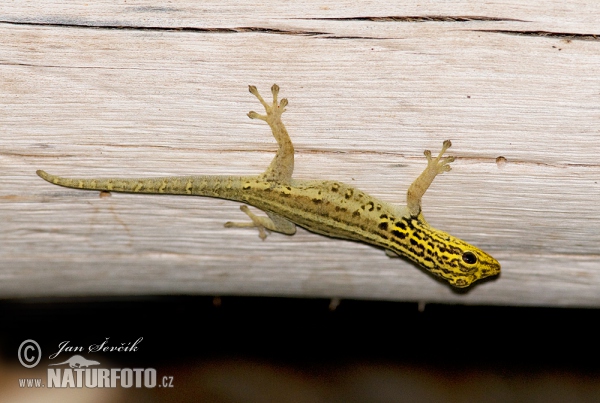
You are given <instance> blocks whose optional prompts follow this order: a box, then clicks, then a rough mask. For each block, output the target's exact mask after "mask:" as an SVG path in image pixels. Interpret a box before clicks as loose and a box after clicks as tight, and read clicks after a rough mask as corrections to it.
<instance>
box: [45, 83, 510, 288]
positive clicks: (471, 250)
mask: <svg viewBox="0 0 600 403" xmlns="http://www.w3.org/2000/svg"><path fill="white" fill-rule="evenodd" d="M250 92H251V93H252V94H254V95H255V96H256V97H257V98H258V100H259V101H260V102H261V104H262V105H263V107H264V108H265V110H266V115H260V114H258V113H256V112H250V113H249V114H248V116H249V117H250V118H252V119H261V120H264V121H266V122H267V123H268V124H269V126H270V127H271V131H272V133H273V136H274V137H275V139H276V140H277V143H278V145H279V149H278V151H277V153H276V155H275V158H274V159H273V161H272V162H271V164H270V166H269V168H267V170H266V171H265V172H264V173H262V174H261V175H258V176H206V175H204V176H203V175H194V176H172V177H159V178H139V179H119V178H105V179H72V178H63V177H59V176H55V175H50V174H48V173H46V172H44V171H37V174H38V175H39V176H40V177H42V178H43V179H45V180H47V181H48V182H50V183H53V184H55V185H60V186H66V187H69V188H75V189H86V190H97V191H111V192H127V193H148V194H172V195H189V196H207V197H216V198H222V199H228V200H233V201H238V202H243V203H246V204H249V205H252V206H254V207H257V208H258V209H260V210H263V211H264V212H265V213H266V214H267V216H266V217H264V216H257V215H255V214H254V213H252V212H250V210H249V209H248V207H247V206H246V205H243V206H241V209H242V211H244V212H245V213H246V214H247V215H248V216H249V217H250V222H245V223H234V222H228V223H225V226H226V227H256V228H257V229H258V231H259V236H260V237H261V238H262V239H264V238H266V230H269V231H275V232H280V233H283V234H287V235H293V234H294V233H295V232H296V225H299V226H301V227H303V228H306V229H307V230H309V231H312V232H315V233H318V234H322V235H327V236H330V237H334V238H342V239H350V240H357V241H361V242H365V243H368V244H372V245H376V246H379V247H382V248H384V249H385V250H386V251H387V252H388V253H391V254H394V255H400V256H404V257H406V258H408V259H410V260H412V261H414V262H415V263H417V264H419V265H420V266H422V267H423V268H424V269H426V270H428V271H429V272H431V273H432V274H434V275H436V276H438V277H440V278H443V279H445V280H446V281H448V282H449V283H450V284H451V285H453V286H455V287H460V288H462V287H468V286H470V285H471V284H472V283H473V282H474V281H476V280H478V279H481V278H485V277H488V276H492V275H496V274H499V273H500V264H499V263H498V261H496V260H495V259H494V258H493V257H492V256H490V255H488V254H487V253H485V252H484V251H482V250H480V249H478V248H476V247H475V246H472V245H470V244H468V243H466V242H465V241H463V240H461V239H458V238H456V237H453V236H452V235H450V234H448V233H446V232H443V231H440V230H437V229H435V228H432V227H431V226H429V224H428V223H427V222H426V221H425V219H424V217H423V214H422V212H421V198H422V196H423V194H424V193H425V191H426V190H427V188H429V186H430V185H431V183H432V181H433V179H434V178H435V177H436V176H437V175H438V174H441V173H442V172H446V171H449V170H450V165H449V164H450V163H451V162H452V161H453V160H454V158H453V157H443V154H444V153H445V152H446V150H447V149H448V148H449V147H450V146H451V143H450V141H449V140H447V141H445V142H444V144H443V147H442V150H441V152H440V153H439V155H438V156H437V157H435V158H433V157H432V156H431V153H430V152H429V151H425V156H426V157H427V162H428V164H427V168H425V170H424V171H423V173H421V175H420V176H419V177H418V178H417V179H416V180H415V181H414V182H413V184H412V185H411V186H410V187H409V189H408V192H407V205H406V206H398V205H394V204H390V203H387V202H385V201H382V200H379V199H377V198H375V197H373V196H371V195H368V194H366V193H364V192H362V191H360V190H358V189H356V188H354V187H352V186H350V185H347V184H345V183H342V182H337V181H321V180H296V179H293V178H292V173H293V169H294V148H293V145H292V142H291V140H290V138H289V135H288V133H287V130H286V128H285V126H284V125H283V122H282V121H281V114H282V113H283V112H284V111H285V106H286V105H287V100H286V99H282V100H281V101H280V102H278V100H277V96H278V93H279V87H278V86H277V85H273V87H272V88H271V92H272V94H273V101H272V103H271V104H268V103H267V102H265V100H264V99H263V98H262V97H261V96H260V94H259V93H258V91H257V89H256V87H254V86H250Z"/></svg>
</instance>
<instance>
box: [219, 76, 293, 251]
mask: <svg viewBox="0 0 600 403" xmlns="http://www.w3.org/2000/svg"><path fill="white" fill-rule="evenodd" d="M248 89H249V91H250V93H251V94H252V95H254V96H255V97H256V98H257V99H258V100H259V101H260V103H261V104H262V106H263V107H264V108H265V112H266V113H267V114H266V115H260V114H258V113H256V112H254V111H250V112H249V113H248V117H249V118H250V119H260V120H264V121H265V122H267V124H268V125H269V127H270V128H271V131H272V132H273V137H275V140H277V144H278V146H279V148H278V149H277V153H276V154H275V158H273V161H271V164H270V165H269V167H268V168H267V170H266V171H265V172H263V173H262V174H261V175H260V176H259V177H258V179H259V180H262V181H265V182H276V183H281V184H288V183H290V182H291V180H292V173H293V172H294V145H293V144H292V140H291V139H290V136H289V134H288V132H287V130H286V128H285V126H284V124H283V122H282V121H281V115H282V114H283V112H285V107H286V106H287V104H288V101H287V99H285V98H284V99H282V100H281V101H280V102H277V96H278V95H279V86H278V85H277V84H273V86H272V87H271V93H272V94H273V101H272V103H271V105H269V104H268V103H267V102H266V101H265V100H264V99H263V97H262V96H261V95H260V94H259V93H258V90H257V89H256V87H255V86H253V85H250V86H248ZM240 209H241V210H242V211H243V212H244V213H246V214H247V215H248V217H250V219H251V220H252V221H251V222H245V223H244V222H242V223H238V222H231V221H229V222H227V223H225V227H227V228H247V227H256V228H258V236H259V237H260V239H262V240H264V239H265V238H266V237H267V231H275V232H280V233H282V234H286V235H293V234H295V233H296V225H295V224H294V223H293V222H291V221H289V220H287V219H285V218H283V217H281V216H279V215H277V214H274V213H270V212H266V213H267V216H268V217H260V216H257V215H255V214H254V213H252V212H251V211H250V209H248V206H246V205H243V206H240Z"/></svg>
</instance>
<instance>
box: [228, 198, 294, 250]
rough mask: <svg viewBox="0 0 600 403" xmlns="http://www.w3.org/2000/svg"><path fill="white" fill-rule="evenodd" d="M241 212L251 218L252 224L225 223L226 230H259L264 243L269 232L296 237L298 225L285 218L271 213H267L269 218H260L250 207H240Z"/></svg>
mask: <svg viewBox="0 0 600 403" xmlns="http://www.w3.org/2000/svg"><path fill="white" fill-rule="evenodd" d="M240 210H242V211H243V212H244V213H246V214H247V215H248V217H250V219H251V220H252V221H251V222H231V221H228V222H226V223H225V228H248V227H256V228H258V236H259V237H260V239H262V240H263V241H264V240H265V238H266V237H267V231H274V232H280V233H282V234H285V235H294V234H295V233H296V224H294V223H293V222H291V221H289V220H286V219H285V218H283V217H281V216H279V215H277V214H274V213H270V212H266V213H267V216H268V217H260V216H257V215H256V214H254V213H253V212H251V211H250V209H249V208H248V206H246V205H242V206H240Z"/></svg>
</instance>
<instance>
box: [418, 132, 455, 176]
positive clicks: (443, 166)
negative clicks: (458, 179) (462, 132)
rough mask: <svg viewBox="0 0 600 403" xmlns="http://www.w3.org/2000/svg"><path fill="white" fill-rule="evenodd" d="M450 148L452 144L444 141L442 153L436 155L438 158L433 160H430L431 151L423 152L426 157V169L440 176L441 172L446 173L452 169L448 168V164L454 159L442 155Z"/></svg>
mask: <svg viewBox="0 0 600 403" xmlns="http://www.w3.org/2000/svg"><path fill="white" fill-rule="evenodd" d="M450 147H452V142H451V141H450V140H446V141H444V144H443V145H442V151H440V153H439V154H438V156H437V157H436V158H435V159H434V158H431V151H429V150H425V152H424V154H425V157H427V168H428V169H432V170H434V171H435V174H436V175H438V174H441V173H442V172H448V171H450V170H451V169H452V167H450V163H451V162H453V161H454V157H444V158H442V155H444V153H445V152H446V151H447V150H448V149H449V148H450Z"/></svg>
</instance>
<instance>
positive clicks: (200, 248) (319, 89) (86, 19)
mask: <svg viewBox="0 0 600 403" xmlns="http://www.w3.org/2000/svg"><path fill="white" fill-rule="evenodd" d="M37 5H38V6H35V7H32V6H31V5H30V3H28V2H13V3H11V5H10V6H6V5H0V21H2V22H1V23H0V35H1V37H2V38H3V40H2V41H1V42H0V71H1V72H2V77H3V78H2V80H0V90H1V92H0V93H1V94H2V96H1V97H0V127H2V130H3V133H4V134H3V135H2V136H1V137H0V184H1V186H0V219H1V220H2V223H3V224H2V230H1V231H0V245H1V247H0V279H1V280H2V281H0V297H5V298H8V297H15V296H19V297H21V296H22V297H25V296H52V295H99V294H102V295H105V294H147V293H159V294H162V293H169V294H170V293H192V294H195V293H203V294H219V295H223V294H252V295H290V296H319V297H340V298H348V297H352V298H376V299H399V300H419V301H425V302H433V301H436V302H452V303H468V304H474V303H490V304H527V305H555V306H600V257H599V253H598V245H599V244H600V203H599V196H600V185H599V184H598V181H599V178H600V164H598V155H599V154H600V138H599V123H598V122H600V120H599V118H600V112H598V111H600V107H599V106H600V97H599V95H600V85H599V84H598V80H597V77H599V76H600V52H599V49H600V41H599V40H596V39H594V37H593V36H592V34H596V35H597V34H600V31H598V30H597V21H598V19H599V17H600V5H598V4H597V3H595V2H586V1H574V2H569V3H568V4H565V3H563V2H558V1H538V2H535V3H532V2H525V1H522V0H513V1H504V2H494V3H492V2H487V3H486V2H479V3H473V2H455V3H452V4H447V3H444V4H438V3H437V2H427V1H426V2H419V4H418V5H417V4H416V3H415V4H413V3H412V2H407V3H406V4H404V5H402V7H399V6H398V5H386V4H381V3H380V2H371V3H365V2H361V3H360V4H354V3H352V2H351V3H343V2H339V1H337V2H336V1H330V2H303V3H302V5H301V6H299V7H298V8H296V6H293V5H291V4H290V5H286V6H285V7H282V5H281V3H280V2H273V1H267V0H265V1H262V2H256V1H252V2H243V1H239V2H236V3H235V4H234V3H228V4H227V5H226V4H222V3H221V2H202V3H197V2H193V1H179V2H177V3H176V5H174V6H169V7H165V6H163V5H162V3H161V2H153V1H138V2H136V3H135V5H124V4H117V3H114V2H110V1H97V2H92V3H86V2H79V1H74V2H69V3H65V2H56V1H46V2H38V3H37ZM39 5H43V7H39ZM366 10H368V12H367V11H366ZM419 16H420V17H426V18H421V19H419V18H415V17H419ZM350 17H394V18H388V20H387V21H386V20H381V19H380V20H377V19H366V20H365V19H364V18H362V19H357V18H354V19H350V20H331V19H329V20H327V19H323V18H350ZM397 17H401V18H397ZM402 17H411V18H402ZM432 17H435V18H432ZM463 17H469V18H470V20H467V18H463ZM473 17H478V18H473ZM479 17H481V18H479ZM311 18H313V19H311ZM314 18H317V19H314ZM427 19H429V20H427ZM495 19H498V20H495ZM511 19H512V20H518V21H512V20H511ZM102 26H104V27H107V26H109V27H112V28H110V29H109V28H101V27H102ZM116 27H120V29H116ZM176 27H179V28H181V27H185V28H189V29H188V30H183V31H181V30H179V31H172V30H171V31H169V30H166V28H176ZM123 28H127V29H123ZM207 29H208V31H207ZM228 30H232V31H228ZM316 33H320V34H316ZM574 34H576V35H574ZM274 82H276V83H278V84H279V85H280V87H281V88H282V95H283V96H285V97H288V98H289V100H290V106H289V107H288V112H287V113H286V115H285V116H284V118H285V123H286V125H287V127H288V129H289V131H290V134H291V136H292V139H293V141H294V143H295V146H296V150H297V160H296V161H297V162H296V173H295V174H296V177H298V178H306V179H309V178H323V179H335V180H340V181H344V182H348V183H352V184H354V185H355V186H356V187H358V188H360V189H363V190H365V191H367V192H369V193H372V194H374V195H376V196H378V197H380V198H382V199H384V200H388V201H398V202H400V203H403V202H404V198H405V192H406V189H407V188H408V186H409V184H410V183H411V182H412V180H413V179H414V178H415V177H416V176H417V175H418V174H419V172H420V171H421V170H422V168H423V167H424V157H423V156H422V152H423V149H425V148H428V149H438V148H439V147H440V145H441V142H442V141H443V140H445V139H447V138H450V139H452V141H453V144H454V146H453V148H452V149H451V151H452V154H453V155H456V156H457V157H458V159H457V161H456V162H455V163H454V169H453V171H452V172H451V173H449V174H444V175H443V176H442V177H440V178H438V179H437V180H436V182H435V183H434V186H433V188H432V189H431V190H430V191H429V192H428V193H427V194H426V196H425V199H424V212H425V215H426V217H427V219H428V221H429V222H430V223H431V224H432V225H434V226H435V227H437V228H442V229H444V230H447V231H448V232H450V233H452V234H455V235H456V236H459V237H461V238H463V239H465V240H467V241H469V242H471V243H473V244H475V245H478V246H480V247H481V248H483V249H484V250H486V251H488V252H490V253H491V254H492V255H493V256H494V257H496V258H497V259H498V260H500V262H501V263H502V270H503V272H502V275H501V277H500V278H498V279H497V280H495V281H489V282H485V283H482V284H481V285H479V286H477V287H474V288H473V289H472V290H471V291H469V292H467V293H464V294H463V293H455V292H453V291H452V290H451V289H450V288H448V287H447V286H445V285H444V284H441V283H438V282H437V281H435V280H434V279H432V278H431V277H429V276H427V275H425V274H423V272H421V271H420V270H419V269H417V268H415V267H414V266H412V265H411V264H410V263H407V262H405V261H402V260H399V259H389V258H387V257H386V256H385V255H384V254H383V253H382V252H381V251H380V250H378V249H375V248H372V247H369V246H366V245H361V244H357V243H353V242H346V241H340V240H333V239H328V238H325V237H322V236H318V235H315V234H310V233H307V232H305V231H299V233H298V234H297V235H295V236H294V237H286V236H284V235H279V234H272V235H270V236H269V238H268V239H267V240H266V241H264V242H262V241H261V240H260V239H259V238H258V237H257V235H256V233H255V232H254V231H248V230H242V229H225V228H223V226H222V224H223V223H224V222H225V221H229V220H244V215H243V214H242V213H241V212H240V211H239V210H238V205H237V204H236V203H232V202H227V201H221V200H216V199H204V198H184V197H175V196H140V195H117V194H114V195H112V197H108V198H99V197H98V194H97V193H93V192H89V193H86V192H79V191H74V190H73V191H71V190H68V189H62V188H57V187H53V186H51V185H49V184H47V183H45V182H44V181H42V180H41V179H39V178H38V177H37V176H36V175H35V170H36V169H44V170H47V171H48V172H51V173H54V174H59V175H81V176H87V177H93V176H129V177H134V176H155V175H178V174H195V173H198V174H241V175H246V174H258V173H260V172H261V171H263V170H264V169H265V167H266V166H267V165H268V163H269V161H270V159H271V158H272V155H273V152H274V150H275V143H274V141H273V139H272V138H271V137H270V133H269V130H268V128H267V127H266V125H264V124H261V122H256V121H251V120H249V119H248V118H247V117H246V116H245V114H246V113H247V112H248V111H249V110H259V106H260V105H258V104H257V102H256V100H255V99H254V98H253V97H252V96H251V95H250V94H249V93H248V92H247V85H248V84H254V85H257V86H258V87H259V90H261V91H262V92H263V93H268V88H269V87H270V85H271V84H272V83H274ZM500 156H502V157H504V158H505V159H506V163H497V161H496V159H497V157H500Z"/></svg>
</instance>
